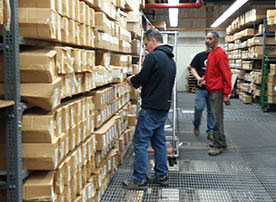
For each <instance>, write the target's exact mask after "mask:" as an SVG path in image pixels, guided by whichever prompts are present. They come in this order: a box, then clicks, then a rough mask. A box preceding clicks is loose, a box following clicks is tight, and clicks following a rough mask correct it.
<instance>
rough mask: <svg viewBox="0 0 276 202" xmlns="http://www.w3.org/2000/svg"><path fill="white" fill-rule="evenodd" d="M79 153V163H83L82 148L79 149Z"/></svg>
mask: <svg viewBox="0 0 276 202" xmlns="http://www.w3.org/2000/svg"><path fill="white" fill-rule="evenodd" d="M78 155H79V164H81V161H82V158H81V157H82V155H81V149H79V150H78Z"/></svg>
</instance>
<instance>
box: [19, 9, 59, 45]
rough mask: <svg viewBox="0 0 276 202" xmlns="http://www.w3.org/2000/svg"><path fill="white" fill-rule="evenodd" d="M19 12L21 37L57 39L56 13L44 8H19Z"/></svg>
mask: <svg viewBox="0 0 276 202" xmlns="http://www.w3.org/2000/svg"><path fill="white" fill-rule="evenodd" d="M18 12H19V13H18V20H19V34H20V36H23V37H26V38H36V39H47V40H55V39H57V14H56V13H55V12H54V11H52V10H51V9H44V8H19V9H18ZM37 16H39V18H38V17H37Z"/></svg>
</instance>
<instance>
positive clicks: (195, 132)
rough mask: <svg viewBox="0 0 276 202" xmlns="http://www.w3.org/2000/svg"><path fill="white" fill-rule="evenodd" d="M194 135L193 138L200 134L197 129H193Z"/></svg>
mask: <svg viewBox="0 0 276 202" xmlns="http://www.w3.org/2000/svg"><path fill="white" fill-rule="evenodd" d="M194 134H195V136H199V134H200V130H199V128H196V127H194Z"/></svg>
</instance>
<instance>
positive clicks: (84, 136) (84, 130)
mask: <svg viewBox="0 0 276 202" xmlns="http://www.w3.org/2000/svg"><path fill="white" fill-rule="evenodd" d="M86 131H87V129H86V126H85V125H84V126H83V139H84V140H85V138H86V137H87V134H86Z"/></svg>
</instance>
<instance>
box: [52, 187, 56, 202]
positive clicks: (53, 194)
mask: <svg viewBox="0 0 276 202" xmlns="http://www.w3.org/2000/svg"><path fill="white" fill-rule="evenodd" d="M51 197H52V200H53V201H55V192H54V187H53V186H51Z"/></svg>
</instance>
